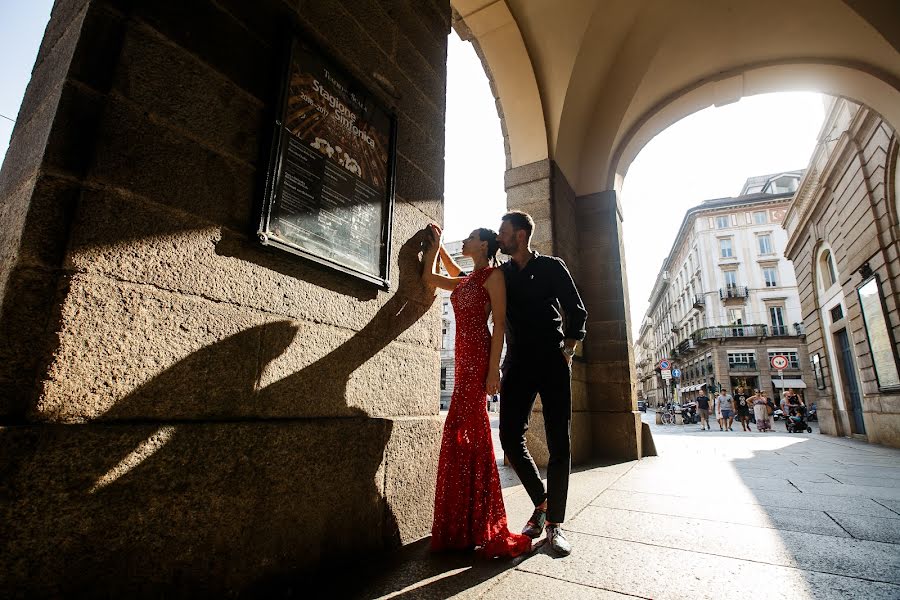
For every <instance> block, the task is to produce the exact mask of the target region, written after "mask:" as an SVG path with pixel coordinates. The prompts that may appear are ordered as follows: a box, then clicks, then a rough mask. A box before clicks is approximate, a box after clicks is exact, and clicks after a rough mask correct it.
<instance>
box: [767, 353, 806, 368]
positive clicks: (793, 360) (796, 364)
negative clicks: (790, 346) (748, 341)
mask: <svg viewBox="0 0 900 600" xmlns="http://www.w3.org/2000/svg"><path fill="white" fill-rule="evenodd" d="M768 354H769V365H771V364H772V357H773V356H779V355H781V356H783V357H785V358H787V359H788V366H787V368H788V369H799V368H800V358H799V356H798V355H797V352H796V351H795V350H769V353H768ZM816 356H818V355H816Z"/></svg>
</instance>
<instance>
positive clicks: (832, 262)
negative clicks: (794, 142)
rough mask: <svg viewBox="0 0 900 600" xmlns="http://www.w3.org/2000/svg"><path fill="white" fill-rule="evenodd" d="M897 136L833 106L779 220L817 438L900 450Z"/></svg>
mask: <svg viewBox="0 0 900 600" xmlns="http://www.w3.org/2000/svg"><path fill="white" fill-rule="evenodd" d="M897 153H898V135H897V132H896V131H895V130H894V129H892V128H891V127H890V125H888V123H887V122H886V121H885V120H884V119H882V117H881V116H880V115H879V114H878V113H876V112H875V111H873V110H871V109H869V108H867V107H864V106H859V105H857V104H854V103H853V102H850V101H849V100H844V99H835V98H833V99H831V100H830V102H829V106H828V110H827V117H826V119H825V123H824V125H823V126H822V130H821V132H820V133H819V143H818V145H817V146H816V149H815V151H814V152H813V157H812V159H811V161H810V164H809V167H808V169H807V172H806V175H805V176H804V178H803V180H802V182H801V184H800V188H799V191H798V192H797V196H796V199H795V200H794V203H793V205H792V206H791V208H790V210H789V211H788V213H787V215H786V217H785V228H786V229H787V233H788V236H789V239H788V243H787V248H786V254H787V256H788V257H789V258H790V259H791V260H792V261H793V263H794V266H795V268H796V270H797V278H798V283H799V289H800V298H801V299H802V302H803V320H804V323H805V324H806V329H807V331H808V332H809V336H808V339H807V343H808V346H809V354H810V356H811V357H812V360H813V365H814V375H815V379H814V382H815V384H814V385H813V386H812V389H811V390H810V391H809V392H808V394H807V396H808V399H809V400H812V401H814V402H816V404H817V409H818V414H819V424H820V427H821V430H822V432H823V433H829V434H831V435H838V436H853V437H858V438H862V439H866V440H868V441H869V442H874V443H879V444H886V445H890V446H894V447H900V366H898V365H900V361H898V348H897V340H898V339H900V313H898V310H900V309H898V294H900V256H898V252H900V246H898V244H900V218H898V217H900V204H898V202H900V200H898V199H900V189H898V182H900V171H898V160H897Z"/></svg>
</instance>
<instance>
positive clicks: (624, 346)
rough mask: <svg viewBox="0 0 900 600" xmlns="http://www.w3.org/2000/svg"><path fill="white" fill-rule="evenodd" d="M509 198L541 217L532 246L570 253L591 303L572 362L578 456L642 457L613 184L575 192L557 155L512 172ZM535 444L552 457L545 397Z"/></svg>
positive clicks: (532, 436)
mask: <svg viewBox="0 0 900 600" xmlns="http://www.w3.org/2000/svg"><path fill="white" fill-rule="evenodd" d="M506 192H507V206H508V208H509V209H510V210H524V211H525V212H527V213H529V214H531V216H532V217H534V220H535V226H536V229H535V233H534V237H533V238H532V246H533V247H534V249H535V250H537V251H538V252H541V253H543V254H553V255H555V256H559V257H561V258H562V259H563V260H565V262H566V264H567V265H568V266H569V269H570V270H571V272H572V276H573V278H574V279H575V282H576V284H577V285H578V287H579V291H580V292H581V295H582V298H583V300H584V301H585V305H586V307H587V310H588V324H587V329H588V334H587V339H586V340H585V343H584V344H583V347H582V349H581V350H580V352H579V355H578V356H576V357H575V360H574V363H573V369H572V461H573V463H574V464H579V463H585V462H588V461H589V460H591V459H593V458H611V457H615V458H639V457H640V447H641V443H640V441H641V423H640V413H639V412H637V400H636V395H635V386H634V383H633V382H634V381H635V377H634V356H633V350H632V347H631V343H630V335H629V334H628V325H627V322H626V318H625V315H626V314H627V308H626V307H627V302H628V297H627V285H626V280H625V267H624V252H623V251H622V236H621V232H622V227H621V221H622V218H621V211H620V210H619V208H618V206H617V204H616V196H615V193H614V192H605V193H603V194H593V195H590V196H584V197H579V198H576V197H575V193H574V191H573V189H572V187H571V185H570V184H569V182H568V181H567V180H566V178H565V176H564V175H563V173H562V172H561V171H560V170H559V168H558V167H557V166H556V164H555V163H554V162H553V161H551V160H544V161H540V162H536V163H532V164H530V165H525V166H522V167H517V168H514V169H510V170H509V171H507V172H506ZM528 443H529V449H530V450H531V452H532V454H533V455H534V457H535V461H536V462H537V463H538V464H540V465H545V464H546V462H547V458H548V454H547V446H546V441H545V438H544V424H543V415H542V412H541V405H540V399H539V400H538V402H537V403H536V404H535V409H534V411H533V413H532V415H531V428H530V430H529V432H528Z"/></svg>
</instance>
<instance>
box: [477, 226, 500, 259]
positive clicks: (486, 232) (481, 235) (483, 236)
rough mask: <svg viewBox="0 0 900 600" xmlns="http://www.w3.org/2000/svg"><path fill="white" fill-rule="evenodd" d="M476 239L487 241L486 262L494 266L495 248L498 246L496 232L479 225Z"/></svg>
mask: <svg viewBox="0 0 900 600" xmlns="http://www.w3.org/2000/svg"><path fill="white" fill-rule="evenodd" d="M478 239H479V240H481V241H482V242H487V245H488V247H487V259H488V263H490V264H491V265H493V266H495V267H496V266H497V264H498V262H497V250H498V249H499V248H500V242H498V241H497V233H496V232H495V231H492V230H490V229H488V228H487V227H480V228H479V229H478Z"/></svg>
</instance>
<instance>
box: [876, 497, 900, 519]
mask: <svg viewBox="0 0 900 600" xmlns="http://www.w3.org/2000/svg"><path fill="white" fill-rule="evenodd" d="M876 503H877V504H878V505H880V506H884V507H887V508H888V510H890V511H891V512H892V513H894V514H896V515H900V500H888V499H886V498H879V499H878V500H877V501H876ZM889 516H893V515H889Z"/></svg>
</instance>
